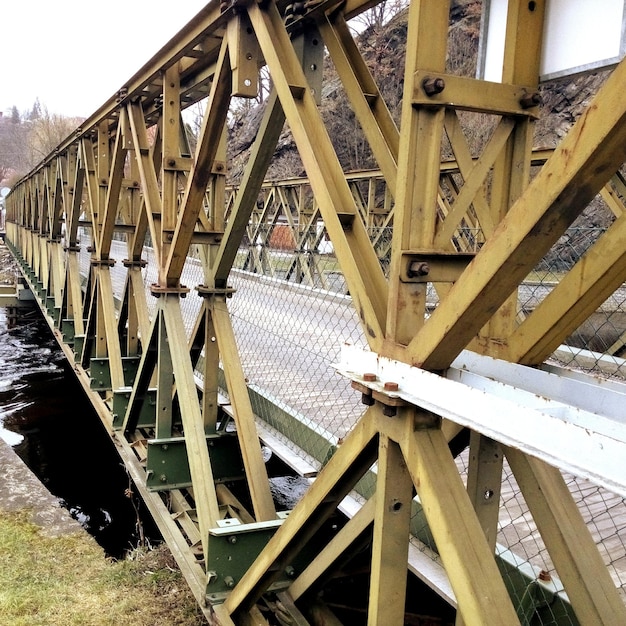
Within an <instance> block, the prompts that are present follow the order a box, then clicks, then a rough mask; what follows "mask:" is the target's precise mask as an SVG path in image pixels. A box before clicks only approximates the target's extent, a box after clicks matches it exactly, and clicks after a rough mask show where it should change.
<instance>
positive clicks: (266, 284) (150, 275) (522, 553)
mask: <svg viewBox="0 0 626 626" xmlns="http://www.w3.org/2000/svg"><path fill="white" fill-rule="evenodd" d="M297 228H298V225H297V224H296V226H295V229H291V230H288V231H287V229H286V228H285V227H284V226H282V225H280V224H278V225H277V224H274V225H272V226H257V227H256V230H255V236H254V238H250V237H248V238H247V239H246V240H245V241H244V242H243V244H242V246H241V248H240V251H239V254H238V255H237V259H236V263H235V268H234V269H233V271H232V273H231V277H230V284H231V286H232V287H234V288H235V289H236V293H235V295H234V297H233V298H232V299H230V300H229V308H230V312H231V316H232V321H233V326H234V329H235V334H236V337H237V342H238V346H239V353H240V356H241V360H242V363H243V367H244V373H245V376H246V378H247V380H248V383H249V387H250V393H251V398H252V401H253V407H254V410H255V412H256V414H257V415H258V417H259V418H260V420H262V422H263V423H264V427H265V428H266V429H269V431H270V432H271V433H272V434H273V436H274V437H276V438H278V439H279V440H280V441H282V444H283V445H284V446H286V447H288V448H290V449H291V450H292V452H293V454H295V455H300V456H301V457H302V458H303V459H304V460H305V461H306V463H308V464H310V465H311V466H312V468H313V469H314V470H316V469H319V467H320V466H321V465H322V464H323V462H324V460H325V458H327V457H328V455H329V454H331V453H332V451H333V449H334V447H335V446H337V445H339V444H340V442H341V440H342V438H343V437H344V436H345V435H346V434H347V433H348V432H349V431H350V430H351V428H352V427H353V426H354V424H355V423H356V421H357V420H358V419H359V416H360V415H361V414H362V411H363V406H362V405H361V404H360V396H359V394H358V393H356V392H355V391H354V390H352V389H351V387H350V383H349V381H347V380H346V379H345V378H343V377H342V376H340V375H338V374H337V373H336V372H335V370H334V368H333V364H334V363H336V362H338V360H339V353H340V350H341V346H342V345H343V344H344V343H351V344H357V345H362V346H365V345H366V341H365V339H364V337H363V334H362V331H361V328H360V325H359V320H358V316H357V314H356V312H355V310H354V308H353V306H352V302H351V299H350V296H349V295H348V294H347V287H346V284H345V281H344V278H343V275H342V273H341V269H340V267H339V264H338V262H337V259H336V257H335V255H334V251H333V247H332V244H331V243H330V241H329V238H328V236H327V234H326V231H325V229H324V226H323V223H322V222H319V223H318V224H313V226H311V225H310V224H309V226H308V229H309V232H308V234H307V233H305V232H303V231H300V232H298V230H297ZM369 230H370V237H371V239H372V241H373V243H374V247H375V249H376V251H377V254H378V256H379V259H380V261H381V265H382V267H383V268H384V269H385V271H386V270H387V269H388V266H389V259H390V250H391V236H392V229H391V228H390V227H382V228H381V227H371V228H370V229H369ZM602 232H604V229H600V228H582V227H577V228H573V229H570V230H569V231H568V232H567V233H566V234H565V235H564V236H563V237H561V238H560V239H559V241H558V242H557V244H556V245H555V246H554V248H553V249H552V250H551V251H550V253H549V254H548V255H546V257H545V258H544V259H543V260H542V262H541V263H540V264H539V265H538V266H537V268H535V270H534V271H533V272H532V274H531V275H529V277H528V278H527V280H526V281H525V282H524V283H523V284H522V285H521V286H520V288H519V291H518V296H519V298H518V301H519V308H518V314H519V317H520V320H523V319H524V318H525V317H526V316H528V315H529V314H530V313H532V311H534V310H535V309H536V307H537V306H539V305H540V303H541V302H542V301H543V300H544V299H545V298H546V297H547V295H548V294H549V293H550V292H551V291H552V290H553V289H554V287H555V286H556V285H557V284H558V283H559V281H560V280H561V279H562V278H563V276H564V275H565V273H566V272H567V271H569V270H570V269H571V268H572V267H573V266H574V264H575V263H576V262H577V261H578V260H579V259H580V258H581V256H582V255H584V254H585V252H586V251H587V250H589V248H590V247H591V245H592V244H593V243H595V242H596V241H597V240H598V238H599V237H600V236H601V234H602ZM83 238H84V240H88V238H89V232H88V231H85V232H84V233H83ZM479 238H480V237H479V235H478V239H479ZM470 239H471V240H472V241H475V240H477V235H476V233H473V232H472V233H469V234H468V233H465V234H464V235H463V240H464V241H469V240H470ZM297 241H299V242H300V243H299V244H298V245H296V242H297ZM290 242H291V246H290V245H289V243H290ZM112 256H113V257H114V258H116V259H118V260H121V259H123V258H125V256H126V246H125V244H123V243H121V242H114V245H113V249H112ZM144 256H145V258H146V260H147V261H148V265H147V267H146V268H145V269H144V270H143V272H144V281H145V284H146V289H148V288H149V286H150V285H151V284H152V283H154V282H156V280H157V276H156V264H155V262H154V258H153V252H152V250H151V249H150V248H146V249H145V251H144ZM194 257H196V258H194ZM117 266H121V264H120V263H118V264H117ZM88 267H89V253H88V252H87V251H86V247H85V246H83V252H82V253H81V271H82V272H83V274H84V275H87V271H88ZM113 276H114V278H113V286H114V292H115V297H116V298H119V299H120V300H121V299H122V297H123V288H124V276H125V273H124V271H123V269H122V268H121V267H117V268H116V269H115V270H114V272H113ZM182 282H183V283H185V284H187V285H188V286H190V287H193V286H195V285H198V284H201V283H203V282H204V279H203V274H202V266H201V263H200V261H199V260H198V258H197V255H192V256H190V258H189V259H188V260H187V263H186V266H185V270H184V273H183V279H182ZM436 301H437V298H436V293H435V291H434V290H432V291H430V292H429V303H430V305H431V306H435V305H436ZM148 303H149V307H150V309H151V312H152V313H153V312H154V307H155V299H154V298H151V297H149V298H148ZM200 304H201V299H200V298H199V297H197V296H196V295H195V294H194V293H193V290H192V293H191V294H190V295H189V296H188V297H187V298H186V299H185V300H184V301H183V305H182V308H183V317H184V319H185V323H186V326H187V329H188V332H190V331H191V328H192V326H193V323H194V321H195V317H196V315H197V312H198V310H199V307H200ZM625 340H626V289H625V288H620V289H618V290H616V291H615V293H613V294H612V296H611V297H610V298H608V299H607V301H606V302H605V303H604V304H603V305H602V306H601V307H599V308H598V309H597V311H595V312H594V313H593V314H592V315H591V316H590V317H589V319H587V320H586V321H585V322H584V323H583V324H582V325H581V326H580V327H579V328H578V329H577V330H576V331H575V332H573V333H572V335H571V336H570V337H569V338H568V339H567V341H566V342H565V343H564V345H563V346H561V347H560V348H559V350H557V351H556V352H555V354H554V355H553V358H554V360H555V361H558V362H560V363H562V364H563V363H564V364H566V365H568V366H572V367H576V368H581V369H586V370H591V371H594V372H599V373H600V374H601V375H603V376H612V377H618V378H624V377H626V366H625V365H624V362H623V361H622V359H621V356H620V355H621V354H623V352H624V345H623V344H624V341H625ZM467 458H468V451H467V449H466V450H465V451H464V452H462V453H461V454H460V455H459V456H458V457H457V464H458V467H459V471H460V474H461V476H462V477H463V479H464V480H466V476H467ZM566 481H567V484H568V486H569V488H570V491H571V492H572V494H573V496H574V499H575V501H576V503H577V505H578V506H579V508H580V510H581V512H582V514H583V517H584V519H585V520H586V522H587V524H588V527H589V529H590V531H591V533H592V535H593V537H594V539H595V541H596V542H597V544H598V545H599V548H600V551H601V554H602V556H603V558H604V560H605V563H606V565H607V567H608V569H609V572H610V573H611V576H612V577H613V580H614V581H615V584H616V585H617V586H618V587H619V588H620V590H621V591H622V593H623V594H626V548H625V543H626V541H625V540H626V528H625V526H626V506H625V504H626V503H625V502H624V499H623V498H621V497H618V496H616V495H614V494H611V493H609V492H607V491H606V490H605V489H602V488H600V487H597V486H595V485H592V484H590V483H589V482H588V481H585V480H581V479H578V478H576V477H573V476H566ZM370 484H371V481H370ZM412 532H413V533H414V535H415V536H416V537H417V541H416V542H415V543H414V544H413V545H417V546H418V548H419V549H421V550H423V551H424V552H426V553H429V554H434V553H436V546H435V545H434V542H433V540H432V537H431V535H430V533H429V531H428V526H427V524H426V520H425V517H424V515H423V513H422V511H421V509H420V507H419V504H418V503H417V502H416V506H415V514H414V518H413V521H412ZM431 551H434V553H433V552H431ZM498 553H499V555H500V556H499V559H500V561H499V562H500V565H501V569H502V570H503V571H504V572H505V578H507V580H508V584H509V587H510V588H511V593H512V594H514V595H516V596H517V604H518V605H519V606H520V607H522V609H523V611H525V612H526V613H524V615H525V616H523V619H524V620H526V622H525V623H528V624H557V623H558V624H563V623H565V624H567V623H572V624H574V623H576V622H575V619H574V618H573V617H570V614H571V613H567V612H564V611H563V610H562V609H557V608H555V607H556V605H554V606H551V605H550V603H551V602H554V598H555V597H557V598H558V597H562V595H559V593H558V592H559V581H558V579H556V578H555V577H554V575H553V574H551V572H554V566H553V564H552V562H551V560H550V557H549V555H548V553H547V550H546V548H545V545H544V544H543V542H542V540H541V537H540V535H539V533H538V532H537V529H536V526H535V525H534V522H533V520H532V517H531V516H530V514H529V512H528V507H527V506H526V504H525V502H524V498H523V496H522V495H521V492H520V490H519V488H518V487H517V485H516V483H515V479H514V477H513V475H512V473H511V471H510V469H509V468H508V466H507V465H506V463H505V471H504V476H503V484H502V495H501V509H500V523H499V532H498ZM435 558H436V554H435ZM542 577H543V578H542ZM539 579H541V580H542V583H541V584H542V585H543V587H541V588H537V587H536V585H537V584H538V583H537V580H539ZM546 590H547V591H549V592H550V593H546ZM540 592H541V593H540ZM520 594H521V595H520ZM546 598H548V599H546ZM549 598H552V600H549ZM522 609H520V610H522Z"/></svg>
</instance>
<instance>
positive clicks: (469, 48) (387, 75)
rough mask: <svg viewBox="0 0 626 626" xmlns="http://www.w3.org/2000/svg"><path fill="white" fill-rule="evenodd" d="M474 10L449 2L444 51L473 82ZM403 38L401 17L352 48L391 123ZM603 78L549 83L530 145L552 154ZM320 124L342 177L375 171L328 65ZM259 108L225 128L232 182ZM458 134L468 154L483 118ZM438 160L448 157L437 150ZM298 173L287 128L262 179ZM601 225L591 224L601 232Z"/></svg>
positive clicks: (481, 136)
mask: <svg viewBox="0 0 626 626" xmlns="http://www.w3.org/2000/svg"><path fill="white" fill-rule="evenodd" d="M480 17H481V3H480V2H478V1H476V0H455V1H453V8H452V11H451V21H450V42H451V43H450V51H449V57H448V67H447V71H448V72H450V73H453V74H457V75H463V76H474V75H475V73H476V64H477V54H478V40H479V33H480ZM406 35H407V13H406V10H404V11H401V12H400V13H399V14H397V15H396V16H395V17H393V18H392V19H390V20H389V21H388V22H387V23H385V24H384V25H382V26H379V27H376V26H370V27H369V28H367V29H366V30H364V31H363V32H362V33H361V35H360V36H359V37H358V40H357V43H358V46H359V48H360V49H361V52H362V54H363V57H364V58H365V60H366V62H367V64H368V67H369V68H370V71H371V72H372V74H373V75H374V78H375V80H376V82H377V84H378V87H379V89H380V91H381V93H382V94H383V97H384V99H385V101H386V103H387V106H388V107H389V109H390V111H391V113H392V115H393V117H394V119H395V120H396V123H398V121H399V117H400V105H401V99H402V83H403V75H402V70H401V69H400V68H403V66H404V56H405V47H406ZM605 76H606V72H604V73H603V72H599V73H596V74H591V75H584V76H579V77H575V78H573V79H568V80H561V81H553V82H548V83H545V84H543V85H542V86H541V94H542V98H543V105H542V107H541V117H540V119H539V121H538V122H537V124H536V128H535V141H534V145H535V147H538V148H552V147H555V146H556V145H558V143H559V141H560V139H561V138H562V137H563V136H564V135H565V134H566V133H567V131H568V129H569V128H570V127H571V125H572V124H573V123H574V121H575V120H576V119H577V117H578V116H579V115H580V114H581V112H582V111H583V110H584V109H585V107H586V106H587V105H588V103H589V101H590V100H591V98H592V97H593V95H594V94H595V93H596V91H597V90H598V88H599V86H600V85H601V83H602V82H603V80H604V78H605ZM322 98H323V99H322V105H321V107H320V110H321V113H322V117H323V119H324V121H325V124H326V127H327V129H328V132H329V134H330V136H331V137H332V140H333V145H334V147H335V150H336V151H337V154H338V156H339V160H340V162H341V164H342V166H343V168H344V170H346V171H350V170H356V169H365V168H374V167H376V163H375V161H374V159H373V157H372V154H371V152H370V150H369V146H368V145H367V142H366V141H365V138H364V135H363V133H362V131H361V128H360V126H359V124H358V122H357V120H356V119H355V116H354V114H353V112H352V110H351V109H350V106H349V104H348V101H347V98H346V95H345V93H344V91H343V88H342V86H341V82H340V80H339V78H338V77H337V74H336V72H335V69H334V67H333V65H332V63H331V62H330V60H329V59H328V58H327V59H326V62H325V68H324V87H323V91H322ZM262 110H263V106H262V105H261V106H256V107H252V108H246V109H242V110H241V111H239V112H238V113H237V114H236V115H235V116H234V117H233V122H232V124H231V127H230V142H229V149H230V157H231V159H232V160H231V170H230V177H231V180H232V181H233V182H236V181H237V180H238V179H239V178H240V176H241V173H242V171H243V167H244V165H245V162H246V160H247V154H248V149H249V147H250V145H251V144H252V142H253V140H254V137H255V134H256V129H257V127H258V123H259V121H260V118H261V115H262ZM463 123H464V124H465V132H466V135H467V136H468V137H470V138H471V139H470V140H471V141H474V142H475V143H474V147H475V152H476V153H478V152H479V148H480V146H481V145H482V144H483V143H484V141H485V139H486V138H487V137H488V136H489V133H490V131H491V128H492V125H491V122H490V121H489V120H488V119H486V116H480V115H476V114H463ZM442 156H444V157H450V156H451V153H449V151H447V150H446V147H445V145H444V147H443V153H442ZM302 174H304V170H303V167H302V163H301V161H300V158H299V156H298V153H297V149H296V146H295V143H294V141H293V138H292V136H291V133H290V131H289V129H288V128H285V129H284V130H283V133H282V135H281V137H280V140H279V143H278V146H277V149H276V153H275V156H274V161H273V163H272V165H271V167H270V170H269V172H268V178H270V179H278V178H283V177H288V176H299V175H302ZM603 219H604V218H600V217H598V218H597V219H592V220H591V221H592V222H593V225H600V222H602V221H603Z"/></svg>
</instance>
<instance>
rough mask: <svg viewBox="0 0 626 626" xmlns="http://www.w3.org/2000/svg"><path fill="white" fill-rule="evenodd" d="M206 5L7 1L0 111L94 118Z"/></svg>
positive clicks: (0, 42)
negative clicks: (39, 109)
mask: <svg viewBox="0 0 626 626" xmlns="http://www.w3.org/2000/svg"><path fill="white" fill-rule="evenodd" d="M207 1H208V0H177V2H167V1H165V0H104V1H98V2H96V1H93V0H3V2H2V9H0V111H3V112H4V113H5V115H6V114H8V113H9V112H10V109H11V107H12V106H13V105H15V106H17V108H18V109H19V110H20V112H24V111H28V110H30V109H31V108H32V106H33V103H34V102H35V99H36V98H39V101H40V102H41V104H42V105H45V106H46V107H47V108H48V111H50V112H51V113H60V114H63V115H68V116H81V117H88V116H89V115H90V114H91V113H93V112H95V110H96V109H97V108H98V107H99V106H100V105H102V104H103V103H104V102H105V101H106V100H108V99H109V97H111V96H112V95H113V94H114V93H116V92H117V90H118V89H119V88H120V87H121V86H122V85H123V83H124V82H125V81H126V80H128V79H129V78H130V77H131V76H132V75H133V74H134V73H135V72H136V71H137V70H138V69H139V68H140V67H141V66H142V65H143V64H144V63H145V62H146V61H148V60H149V59H150V58H151V57H152V56H153V55H154V54H155V53H156V52H157V51H158V50H159V49H160V48H161V47H162V46H163V45H164V44H165V43H167V42H168V41H169V40H170V39H171V38H172V37H173V36H174V35H175V34H176V33H177V32H178V31H179V30H180V29H181V28H182V27H183V26H184V25H185V24H186V23H187V22H188V21H189V20H190V19H191V18H192V17H193V16H194V15H196V13H198V11H199V10H200V9H201V8H202V7H203V6H204V5H205V4H207ZM168 7H170V8H169V10H168ZM171 7H175V9H176V10H175V11H174V12H173V13H172V12H171Z"/></svg>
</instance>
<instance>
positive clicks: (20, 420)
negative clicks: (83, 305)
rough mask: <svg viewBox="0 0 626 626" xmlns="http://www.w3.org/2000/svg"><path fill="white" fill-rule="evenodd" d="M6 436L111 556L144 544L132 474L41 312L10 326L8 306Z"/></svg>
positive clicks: (2, 361) (3, 335) (0, 376)
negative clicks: (131, 494)
mask: <svg viewBox="0 0 626 626" xmlns="http://www.w3.org/2000/svg"><path fill="white" fill-rule="evenodd" d="M0 437H2V438H3V439H4V440H5V441H7V442H8V443H9V444H10V445H12V446H14V448H15V450H16V452H17V453H18V454H19V455H20V457H21V458H22V459H23V460H24V462H25V463H26V464H27V465H28V466H29V467H30V469H31V470H32V471H33V472H34V473H35V474H36V475H37V477H38V478H39V479H40V480H41V481H42V482H43V483H44V485H46V487H47V488H48V490H49V491H50V492H51V493H52V494H54V495H55V496H57V497H58V498H59V499H60V500H61V502H62V504H63V505H64V506H65V507H66V508H67V509H68V510H69V511H70V513H71V514H72V516H73V517H74V518H75V519H77V520H78V521H79V522H80V523H81V524H82V525H83V526H84V527H85V528H86V529H87V530H88V531H89V532H90V533H91V534H93V535H94V537H95V538H96V539H97V540H98V542H99V543H100V544H101V545H102V546H103V547H104V549H105V550H106V552H107V553H108V554H110V555H111V556H116V557H119V556H122V555H123V553H124V551H125V550H128V549H129V548H131V547H133V546H134V545H136V541H137V539H136V535H137V523H138V520H137V515H136V511H135V508H134V507H133V502H131V500H130V499H129V498H128V497H127V496H126V495H125V492H126V490H127V489H128V488H129V479H128V476H127V474H126V471H125V469H124V467H123V465H122V463H121V461H120V459H119V456H118V455H117V453H116V452H115V450H114V448H113V445H112V443H111V441H110V439H109V437H108V436H107V435H106V433H105V432H104V428H103V426H102V424H101V423H100V421H99V419H98V417H97V416H96V415H95V413H94V411H93V409H92V407H91V404H90V403H89V401H88V399H87V397H86V396H85V394H84V393H83V390H82V387H80V385H79V383H78V382H77V381H76V379H75V377H74V375H73V373H72V372H71V370H70V369H69V366H68V365H67V363H66V361H65V358H64V355H63V353H62V352H61V350H60V349H59V348H58V346H57V344H56V341H55V339H54V337H53V336H52V334H51V333H50V331H49V329H48V327H47V325H46V322H45V321H44V320H43V319H42V318H41V317H40V316H39V314H38V313H37V314H33V317H32V318H31V319H30V320H28V321H27V322H26V323H24V322H22V323H20V324H19V325H18V326H17V327H16V328H13V329H8V328H7V324H6V316H5V315H4V310H3V309H1V308H0ZM135 504H136V505H137V502H135ZM145 524H146V522H145V521H144V525H145ZM150 533H152V534H153V535H154V533H155V531H154V530H153V527H152V526H150V528H149V529H148V534H150Z"/></svg>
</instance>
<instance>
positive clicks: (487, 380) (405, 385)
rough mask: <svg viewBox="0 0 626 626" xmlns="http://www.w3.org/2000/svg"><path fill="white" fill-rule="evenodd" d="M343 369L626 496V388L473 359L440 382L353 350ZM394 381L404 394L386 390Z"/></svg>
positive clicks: (466, 356)
mask: <svg viewBox="0 0 626 626" xmlns="http://www.w3.org/2000/svg"><path fill="white" fill-rule="evenodd" d="M337 369H338V370H339V371H340V372H341V373H342V374H344V375H345V376H346V377H348V378H350V379H351V380H354V381H357V382H358V383H359V384H360V385H364V386H366V387H368V388H370V389H372V390H373V391H376V392H378V393H381V394H385V395H387V396H389V397H391V398H400V399H402V400H404V401H405V402H407V403H408V404H411V405H415V406H418V407H420V408H422V409H425V410H427V411H431V412H432V413H435V414H436V415H440V416H441V417H443V418H445V419H449V420H451V421H453V422H455V423H457V424H460V425H462V426H465V427H468V428H471V429H472V430H475V431H478V432H480V433H482V434H484V435H486V436H487V437H490V438H491V439H494V440H496V441H499V442H500V443H502V444H504V445H506V446H511V447H513V448H516V449H518V450H521V451H522V452H525V453H527V454H530V455H531V456H534V457H536V458H539V459H541V460H543V461H546V462H547V463H549V464H551V465H553V466H555V467H558V468H560V469H562V470H564V471H566V472H570V473H572V474H574V475H576V476H580V477H582V478H586V479H589V480H590V481H592V482H594V483H595V484H598V485H601V486H603V487H605V488H607V489H608V490H609V491H612V492H614V493H617V494H619V495H621V496H626V410H624V409H621V410H620V407H624V406H626V404H625V402H624V401H625V400H626V385H618V384H615V383H613V384H611V385H606V384H602V382H601V381H598V380H596V379H595V378H593V377H592V376H587V377H582V376H579V377H577V378H574V379H573V378H569V377H561V376H558V375H556V374H554V373H551V372H545V371H542V370H539V369H534V368H530V367H527V366H522V365H517V364H512V363H508V362H506V361H500V360H498V359H493V358H490V357H481V356H480V355H476V354H472V353H469V352H463V353H462V354H461V355H460V356H459V357H458V358H457V359H456V360H455V361H454V363H453V364H452V366H451V367H450V368H449V369H448V370H446V371H445V372H444V373H443V375H438V374H435V373H432V372H428V371H426V370H422V369H419V368H417V367H412V366H410V365H407V364H406V363H402V362H400V361H394V360H392V359H389V358H386V357H381V356H379V355H377V354H376V353H374V352H370V351H368V350H364V349H362V348H358V347H355V346H350V345H346V346H344V347H343V349H342V355H341V363H340V364H339V365H338V366H337ZM365 373H372V374H376V381H374V382H369V381H365V380H364V378H363V374H365ZM368 378H369V377H368ZM390 381H393V382H395V383H397V384H398V391H394V392H389V391H386V390H385V389H384V383H385V382H390ZM592 409H594V410H593V411H592Z"/></svg>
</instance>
